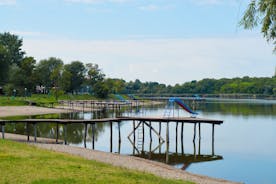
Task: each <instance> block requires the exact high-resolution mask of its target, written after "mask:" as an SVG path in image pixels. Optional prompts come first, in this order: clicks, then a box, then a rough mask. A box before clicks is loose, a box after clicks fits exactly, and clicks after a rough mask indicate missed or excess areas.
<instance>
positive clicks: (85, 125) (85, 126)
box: [83, 123, 87, 148]
mask: <svg viewBox="0 0 276 184" xmlns="http://www.w3.org/2000/svg"><path fill="white" fill-rule="evenodd" d="M86 137H87V123H84V138H83V139H84V140H83V142H84V147H85V148H86Z"/></svg>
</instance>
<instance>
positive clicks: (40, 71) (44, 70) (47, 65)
mask: <svg viewBox="0 0 276 184" xmlns="http://www.w3.org/2000/svg"><path fill="white" fill-rule="evenodd" d="M62 66H63V61H62V60H61V59H58V58H54V57H50V58H49V59H44V60H41V61H40V62H39V63H38V64H37V66H36V69H35V75H36V78H37V83H38V84H40V85H43V86H46V87H50V88H51V87H53V86H54V81H53V80H51V75H53V74H52V73H53V72H57V71H56V70H61V69H62Z"/></svg>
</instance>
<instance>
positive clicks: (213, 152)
mask: <svg viewBox="0 0 276 184" xmlns="http://www.w3.org/2000/svg"><path fill="white" fill-rule="evenodd" d="M212 155H215V124H213V125H212Z"/></svg>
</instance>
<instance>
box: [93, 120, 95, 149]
mask: <svg viewBox="0 0 276 184" xmlns="http://www.w3.org/2000/svg"><path fill="white" fill-rule="evenodd" d="M92 149H93V150H94V149H95V123H92Z"/></svg>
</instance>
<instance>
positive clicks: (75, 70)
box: [64, 61, 86, 92]
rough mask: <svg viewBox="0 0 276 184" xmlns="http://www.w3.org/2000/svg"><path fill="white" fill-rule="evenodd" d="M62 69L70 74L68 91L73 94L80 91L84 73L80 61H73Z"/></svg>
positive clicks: (83, 67)
mask: <svg viewBox="0 0 276 184" xmlns="http://www.w3.org/2000/svg"><path fill="white" fill-rule="evenodd" d="M64 69H65V71H66V72H69V73H70V74H71V85H70V89H69V90H70V91H71V92H73V91H74V90H78V89H80V87H81V85H82V84H83V82H84V76H85V71H86V69H85V66H84V65H83V63H82V62H80V61H73V62H72V63H70V64H67V65H65V66H64Z"/></svg>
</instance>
